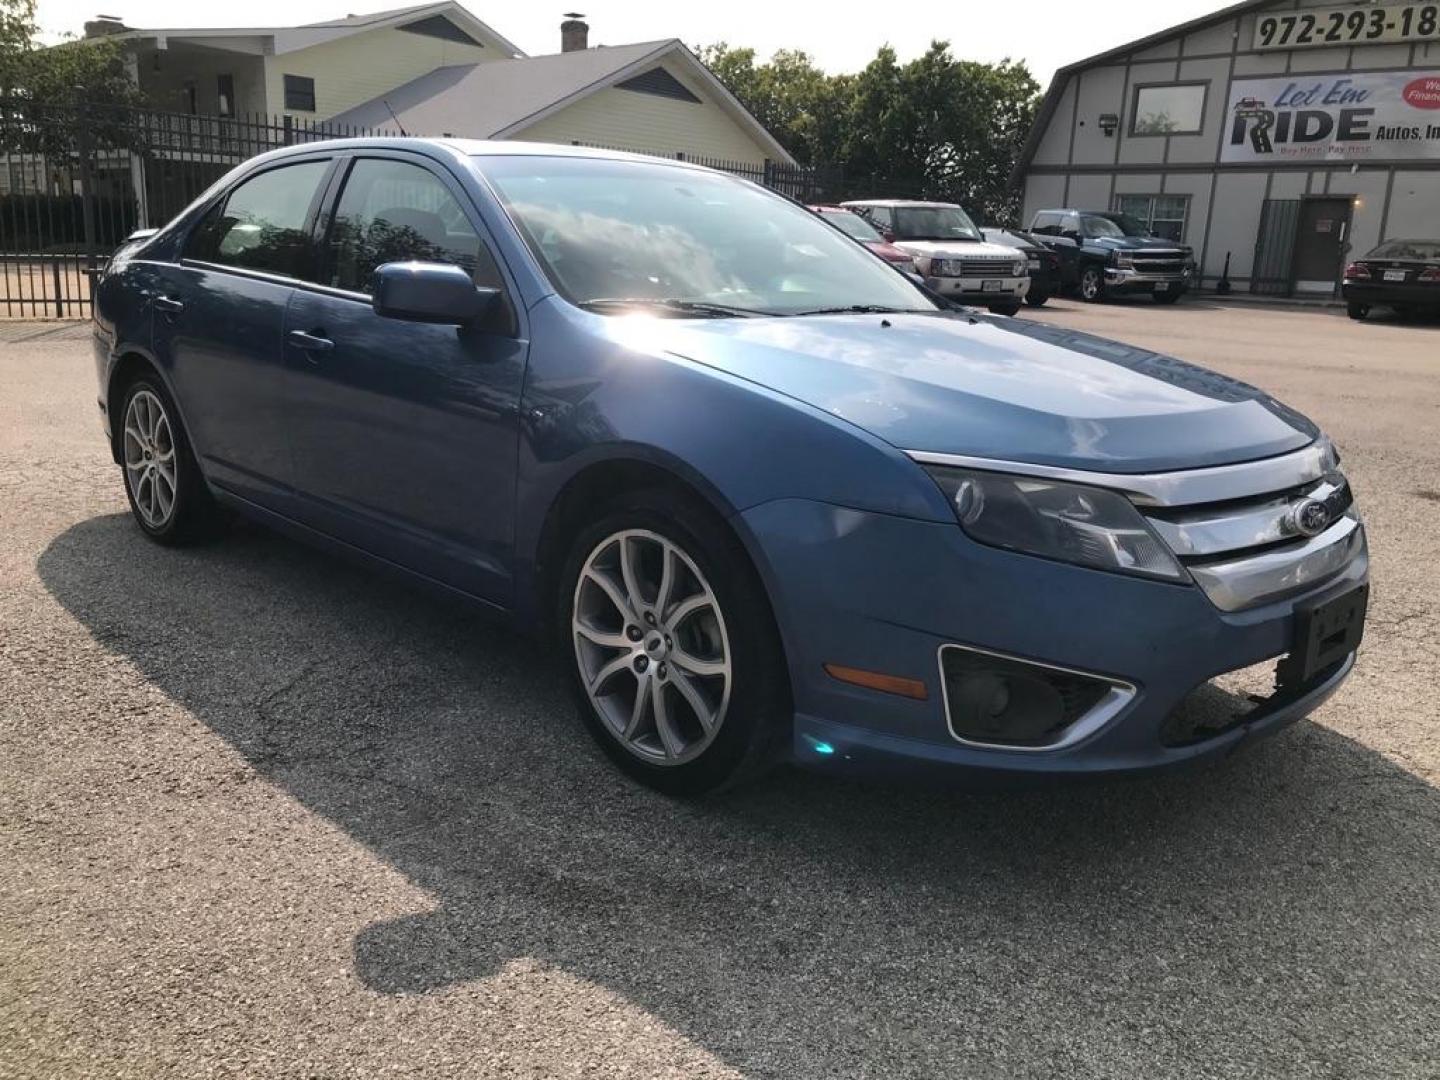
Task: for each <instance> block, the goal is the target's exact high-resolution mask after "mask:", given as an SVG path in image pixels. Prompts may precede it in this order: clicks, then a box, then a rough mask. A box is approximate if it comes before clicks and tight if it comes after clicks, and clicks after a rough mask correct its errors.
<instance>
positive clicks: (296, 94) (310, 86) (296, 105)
mask: <svg viewBox="0 0 1440 1080" xmlns="http://www.w3.org/2000/svg"><path fill="white" fill-rule="evenodd" d="M285 108H287V109H294V110H295V111H296V112H314V111H315V80H314V79H311V78H307V77H306V76H304V75H286V76H285Z"/></svg>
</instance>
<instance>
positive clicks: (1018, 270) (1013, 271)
mask: <svg viewBox="0 0 1440 1080" xmlns="http://www.w3.org/2000/svg"><path fill="white" fill-rule="evenodd" d="M1026 265H1027V264H1026V263H1023V262H1017V263H1016V264H1015V265H1014V266H1012V267H1011V268H1010V276H1011V277H1024V276H1025V268H1026Z"/></svg>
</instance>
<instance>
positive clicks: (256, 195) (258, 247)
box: [185, 161, 330, 279]
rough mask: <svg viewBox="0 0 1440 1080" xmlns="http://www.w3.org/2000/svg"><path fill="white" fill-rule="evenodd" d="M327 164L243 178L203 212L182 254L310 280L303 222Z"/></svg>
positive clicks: (311, 260) (310, 252)
mask: <svg viewBox="0 0 1440 1080" xmlns="http://www.w3.org/2000/svg"><path fill="white" fill-rule="evenodd" d="M329 168H330V162H329V161H303V162H300V163H299V164H298V165H285V166H283V167H281V168H278V169H269V170H267V171H265V172H263V173H261V174H260V175H259V176H254V177H251V178H250V179H249V180H246V181H244V182H243V183H241V184H240V186H239V187H237V188H235V189H234V190H232V191H231V192H230V194H229V195H227V196H226V197H225V200H224V202H222V203H220V204H219V205H217V206H215V207H214V208H213V209H212V210H211V211H210V212H209V213H208V214H206V215H205V218H204V220H203V221H201V223H200V225H199V227H198V228H197V229H196V230H195V232H194V233H193V234H192V235H191V237H190V241H189V243H188V244H187V245H186V247H185V256H186V258H190V259H203V260H204V261H205V262H213V263H220V264H221V265H223V266H242V267H246V268H248V269H251V270H266V271H268V272H270V273H272V274H283V275H285V276H286V277H293V278H301V279H306V278H312V277H313V276H314V273H315V246H314V244H313V243H312V242H311V239H310V234H309V233H308V232H307V231H306V230H305V222H306V219H307V218H308V217H309V215H310V204H311V203H312V202H314V200H315V192H316V189H317V188H318V187H319V186H320V181H321V180H322V179H323V178H324V176H325V172H326V170H327V169H329Z"/></svg>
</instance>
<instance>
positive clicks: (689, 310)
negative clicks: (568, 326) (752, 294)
mask: <svg viewBox="0 0 1440 1080" xmlns="http://www.w3.org/2000/svg"><path fill="white" fill-rule="evenodd" d="M579 306H580V307H582V308H585V309H586V310H587V311H594V310H597V309H598V310H602V311H603V310H606V309H609V308H624V307H652V308H654V307H658V308H664V309H665V310H667V311H676V312H680V313H682V314H685V315H697V316H700V317H701V318H707V319H735V318H739V319H753V318H755V317H756V316H759V315H769V314H771V312H768V311H758V310H756V309H755V308H744V307H733V306H731V305H730V304H712V303H710V302H709V301H708V300H682V299H680V298H679V297H670V296H664V297H661V296H601V297H597V298H596V299H594V300H582V301H581V302H580V305H579Z"/></svg>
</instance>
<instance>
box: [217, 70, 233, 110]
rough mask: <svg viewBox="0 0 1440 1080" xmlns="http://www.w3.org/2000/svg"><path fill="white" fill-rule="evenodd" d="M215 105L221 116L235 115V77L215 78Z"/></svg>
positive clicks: (219, 76) (223, 76) (222, 76)
mask: <svg viewBox="0 0 1440 1080" xmlns="http://www.w3.org/2000/svg"><path fill="white" fill-rule="evenodd" d="M215 104H216V105H217V107H218V110H219V113H220V115H221V116H234V115H235V76H234V75H216V76H215Z"/></svg>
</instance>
